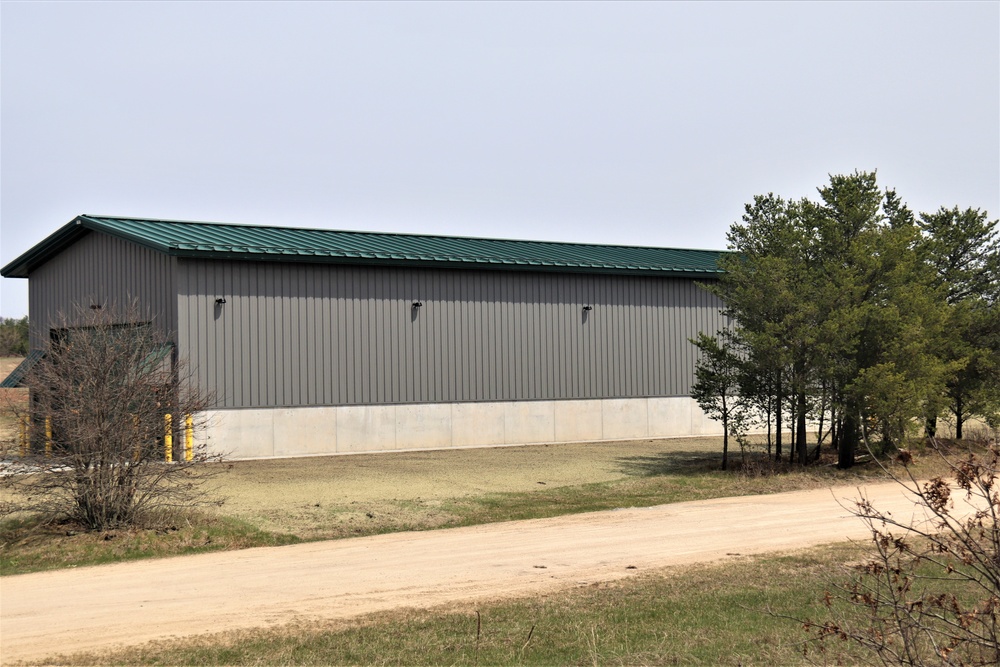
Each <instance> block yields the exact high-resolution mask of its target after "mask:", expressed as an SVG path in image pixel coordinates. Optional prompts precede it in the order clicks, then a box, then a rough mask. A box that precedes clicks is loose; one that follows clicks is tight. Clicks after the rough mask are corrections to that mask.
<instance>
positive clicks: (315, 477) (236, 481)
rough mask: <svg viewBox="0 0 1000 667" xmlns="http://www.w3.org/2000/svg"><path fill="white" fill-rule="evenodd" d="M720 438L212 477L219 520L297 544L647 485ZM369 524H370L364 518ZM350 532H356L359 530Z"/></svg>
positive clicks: (424, 455) (707, 457)
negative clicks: (584, 490) (503, 505)
mask: <svg viewBox="0 0 1000 667" xmlns="http://www.w3.org/2000/svg"><path fill="white" fill-rule="evenodd" d="M720 441H721V438H675V439H671V440H631V441H623V442H611V443H575V444H559V445H533V446H524V447H495V448H487V449H463V450H440V451H426V452H395V453H384V454H355V455H350V456H321V457H311V458H297V459H277V460H275V459H272V460H263V461H239V462H235V463H231V464H228V467H229V471H228V473H227V474H225V475H221V476H219V477H218V478H217V489H218V493H219V495H222V496H224V497H226V498H227V501H226V503H225V504H224V505H223V507H222V508H221V510H220V511H221V512H222V513H224V514H226V515H228V516H232V517H235V518H238V519H241V520H244V521H248V522H250V523H251V524H253V525H256V526H258V527H260V528H261V529H263V530H267V531H280V532H289V533H292V534H295V535H299V536H301V537H315V536H319V535H338V534H344V533H346V534H350V533H351V532H364V533H369V532H373V530H372V529H373V528H375V530H374V532H378V529H377V528H376V527H377V526H379V525H384V527H385V529H398V528H399V527H413V528H431V527H434V526H438V525H444V524H446V523H449V522H451V521H453V520H454V518H455V517H454V513H453V511H451V510H452V509H454V508H452V504H453V503H454V502H455V501H461V500H463V499H468V498H479V497H483V496H487V495H495V494H523V493H540V492H541V493H544V492H552V491H553V490H556V489H560V488H563V487H571V486H572V487H576V486H581V485H587V484H599V483H605V482H614V481H616V480H622V479H624V478H628V477H632V476H643V477H645V476H650V475H653V474H656V473H657V472H668V470H666V469H665V468H664V469H663V470H661V471H651V470H647V467H648V466H649V465H660V466H661V467H662V466H667V462H671V463H672V464H674V465H676V466H678V469H679V467H682V466H683V464H684V463H685V462H689V463H690V462H693V461H698V462H701V463H705V464H706V465H711V463H710V462H711V461H714V460H715V459H716V458H717V452H718V450H719V448H720ZM369 515H372V516H369ZM350 526H363V528H364V529H363V530H357V531H355V530H354V529H351V528H350Z"/></svg>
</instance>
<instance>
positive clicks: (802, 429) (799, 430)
mask: <svg viewBox="0 0 1000 667" xmlns="http://www.w3.org/2000/svg"><path fill="white" fill-rule="evenodd" d="M795 416H796V418H797V421H798V423H797V424H796V426H795V449H797V450H798V452H799V465H800V466H805V465H806V464H807V463H809V451H808V447H807V445H806V394H805V392H804V391H800V392H799V399H798V406H796V414H795Z"/></svg>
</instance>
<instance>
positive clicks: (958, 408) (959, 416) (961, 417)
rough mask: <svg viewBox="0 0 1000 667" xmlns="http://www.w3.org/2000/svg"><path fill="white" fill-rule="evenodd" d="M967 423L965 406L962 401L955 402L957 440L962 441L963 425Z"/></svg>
mask: <svg viewBox="0 0 1000 667" xmlns="http://www.w3.org/2000/svg"><path fill="white" fill-rule="evenodd" d="M964 422H965V406H964V405H962V399H961V398H959V399H958V400H957V401H955V439H956V440H961V439H962V424H963V423H964Z"/></svg>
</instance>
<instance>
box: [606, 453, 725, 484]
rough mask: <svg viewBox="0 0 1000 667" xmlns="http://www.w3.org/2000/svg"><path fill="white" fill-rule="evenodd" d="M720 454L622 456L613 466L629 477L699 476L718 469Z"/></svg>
mask: <svg viewBox="0 0 1000 667" xmlns="http://www.w3.org/2000/svg"><path fill="white" fill-rule="evenodd" d="M721 461H722V453H721V452H719V453H714V452H705V451H683V450H682V451H676V450H675V451H669V452H661V453H659V454H651V455H643V456H624V457H621V458H618V459H615V465H616V466H617V467H618V469H619V470H620V471H621V472H622V473H623V474H625V475H629V476H630V477H658V476H660V475H701V474H704V473H705V472H706V471H709V470H715V469H718V467H719V465H720V463H721Z"/></svg>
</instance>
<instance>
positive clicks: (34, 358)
mask: <svg viewBox="0 0 1000 667" xmlns="http://www.w3.org/2000/svg"><path fill="white" fill-rule="evenodd" d="M44 358H45V352H43V351H42V350H32V351H31V352H29V353H28V356H26V357H25V358H24V359H22V360H21V363H19V364H18V365H17V368H15V369H14V370H12V371H11V372H10V375H8V376H7V377H6V378H4V381H3V382H0V388H2V389H15V388H17V387H23V386H24V378H26V377H27V376H28V373H29V372H31V369H32V368H34V367H35V364H37V363H38V362H39V361H41V360H42V359H44Z"/></svg>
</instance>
